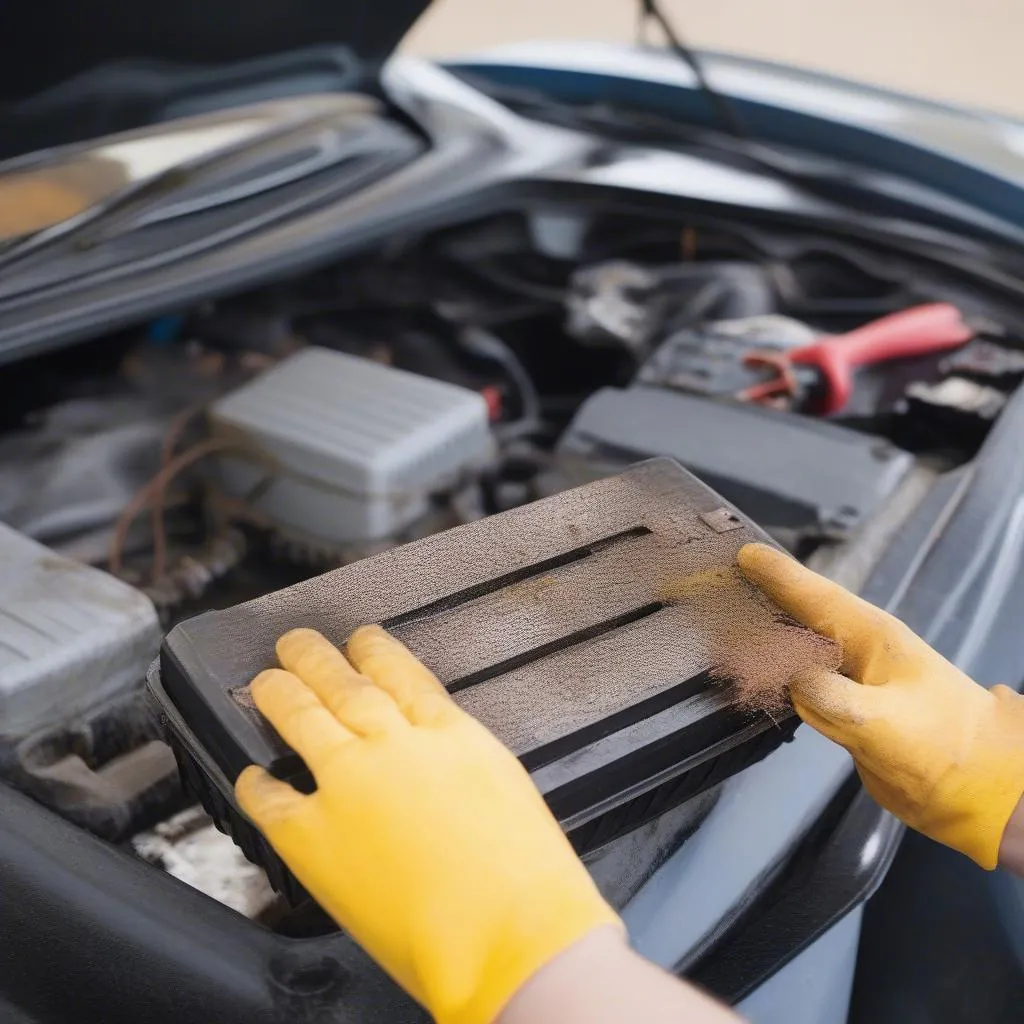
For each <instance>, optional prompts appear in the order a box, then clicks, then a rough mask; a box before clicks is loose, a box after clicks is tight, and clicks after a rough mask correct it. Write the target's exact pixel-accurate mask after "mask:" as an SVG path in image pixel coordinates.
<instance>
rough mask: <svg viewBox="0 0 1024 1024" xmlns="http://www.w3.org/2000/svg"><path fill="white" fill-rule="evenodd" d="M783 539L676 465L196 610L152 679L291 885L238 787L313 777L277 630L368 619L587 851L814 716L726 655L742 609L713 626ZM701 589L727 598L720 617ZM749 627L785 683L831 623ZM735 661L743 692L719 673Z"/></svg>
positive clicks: (206, 768)
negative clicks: (272, 691) (746, 551)
mask: <svg viewBox="0 0 1024 1024" xmlns="http://www.w3.org/2000/svg"><path fill="white" fill-rule="evenodd" d="M764 539H766V538H765V536H764V534H762V533H761V531H760V530H759V529H758V528H757V527H756V526H754V525H753V524H752V523H750V522H749V521H747V520H744V519H742V518H741V517H740V516H739V515H737V513H736V512H735V511H734V510H733V509H732V508H730V507H728V506H726V505H724V504H723V502H722V499H721V498H719V497H718V495H716V494H714V493H713V492H712V491H710V490H709V489H708V488H706V487H705V486H704V485H703V484H701V483H700V482H699V481H698V480H696V479H695V478H694V477H692V476H690V475H689V474H688V473H686V472H685V471H683V470H682V469H680V468H679V467H678V466H677V465H675V464H674V463H672V462H670V461H669V460H656V461H652V462H649V463H645V464H644V465H641V466H637V467H634V468H633V469H631V470H630V471H629V472H627V473H625V474H623V475H622V476H619V477H616V478H613V479H609V480H600V481H597V482H595V483H592V484H589V485H588V486H586V487H581V488H578V489H576V490H573V491H567V492H564V493H562V494H559V495H555V496H554V497H551V498H547V499H545V500H542V501H539V502H536V503H534V504H532V505H527V506H524V507H522V508H518V509H513V510H511V511H508V512H505V513H502V514H500V515H496V516H492V517H490V518H488V519H484V520H479V521H477V522H473V523H469V524H466V525H464V526H461V527H459V528H457V529H454V530H449V531H448V532H446V533H443V534H438V535H435V536H432V537H428V538H426V539H424V540H421V541H418V542H416V543H414V544H409V545H406V546H404V547H401V548H395V549H391V550H390V551H386V552H384V553H382V554H380V555H377V556H375V557H373V558H368V559H366V560H364V561H362V562H358V563H354V564H351V565H348V566H345V567H343V568H340V569H336V570H334V571H333V572H330V573H327V574H326V575H324V576H320V577H317V578H314V579H311V580H307V581H305V582H303V583H299V584H297V585H296V586H293V587H290V588H288V589H287V590H283V591H280V592H278V593H276V594H270V595H268V596H266V597H263V598H259V599H257V600H255V601H250V602H248V603H246V604H242V605H238V606H236V607H234V608H230V609H227V610H224V611H219V612H209V613H207V614H205V615H201V616H198V617H197V618H194V619H190V620H188V621H187V622H185V623H182V624H180V625H178V626H177V627H176V628H175V629H174V630H172V631H171V633H170V634H169V635H168V637H167V639H166V640H165V642H164V645H163V648H162V651H161V656H160V662H159V667H157V666H156V665H154V668H153V670H152V671H151V673H150V676H149V686H150V689H151V692H152V693H153V695H154V697H155V699H156V700H157V702H158V704H159V706H160V708H161V712H162V714H163V717H164V720H165V721H166V723H167V725H168V729H169V739H170V740H171V742H172V745H173V746H174V747H175V749H176V752H177V754H178V759H179V763H180V764H181V766H182V769H183V772H184V774H185V778H186V781H187V782H188V784H189V785H190V786H191V787H192V788H193V789H194V790H195V791H196V792H198V793H199V795H200V796H201V798H202V800H203V802H204V804H205V806H206V807H207V809H208V810H209V811H210V813H211V814H212V815H213V817H214V818H215V820H217V821H218V822H219V823H220V824H221V825H222V827H224V828H225V829H228V830H230V832H231V834H232V835H233V836H234V837H235V839H236V841H237V842H239V844H240V845H241V846H242V848H243V849H244V850H246V852H247V853H248V854H249V855H250V856H251V857H252V858H253V859H255V860H256V861H257V862H259V863H261V864H263V865H264V866H265V867H266V868H267V871H268V874H269V876H270V878H271V881H272V882H273V883H274V884H275V885H276V886H277V887H279V888H282V889H283V890H284V891H286V892H291V893H292V895H295V887H294V883H293V882H291V881H290V880H289V878H288V876H287V874H286V872H285V870H284V868H283V866H282V865H281V864H280V863H279V862H278V861H277V860H276V858H275V857H274V855H273V854H272V852H271V850H270V848H269V847H268V846H267V844H266V843H265V842H264V841H263V840H262V838H261V837H260V836H259V834H258V833H257V832H255V830H254V829H253V828H252V827H251V825H249V823H248V822H247V820H246V819H245V818H244V817H243V816H242V815H241V814H240V813H239V811H238V809H237V806H236V805H235V803H234V795H233V790H232V783H233V781H234V779H235V777H236V776H237V775H238V773H239V772H240V771H241V769H242V768H243V767H244V766H245V765H247V764H249V763H252V762H255V763H257V764H261V765H264V766H266V767H268V768H269V769H271V770H272V771H273V772H274V774H276V775H277V776H278V777H281V778H287V779H290V780H291V781H292V782H293V783H294V784H295V785H297V786H299V787H300V788H306V789H308V788H309V786H310V785H311V784H312V780H311V778H310V777H309V773H308V771H307V769H306V767H305V765H304V764H303V763H302V761H301V760H300V759H299V758H298V757H297V756H296V755H295V754H294V753H293V752H292V751H290V750H289V749H288V748H287V747H286V746H284V745H283V743H282V742H281V740H280V739H279V737H278V736H277V734H276V733H275V732H274V731H273V729H271V728H270V727H269V725H268V724H267V723H266V722H265V721H264V720H263V719H262V718H261V717H260V716H259V714H258V713H257V712H256V711H255V709H254V708H253V706H252V701H251V698H250V697H249V693H248V684H249V682H250V680H251V679H252V678H253V676H255V675H256V674H257V673H258V672H259V671H261V670H262V669H264V668H266V667H268V666H270V665H272V664H274V663H275V656H274V643H275V641H276V639H277V637H278V636H280V635H281V634H282V633H284V632H286V631H287V630H289V629H292V628H294V627H297V626H309V627H313V628H315V629H318V630H320V631H321V632H323V633H324V634H325V635H326V636H328V637H329V638H330V639H332V640H334V641H335V642H337V643H339V644H340V643H343V642H344V640H345V639H346V638H347V637H348V635H349V633H350V632H351V631H352V630H353V629H354V628H355V627H356V626H357V625H359V624H361V623H363V622H380V623H382V624H383V625H384V626H385V627H386V628H388V629H390V630H391V631H392V632H393V633H394V634H395V635H396V636H398V637H399V638H400V639H401V640H403V641H404V642H405V643H406V644H407V645H408V646H409V647H410V649H411V650H412V651H413V652H414V653H415V654H417V655H418V656H419V657H421V658H422V659H423V660H424V661H425V662H426V664H427V665H428V666H429V667H430V668H431V669H433V671H434V672H436V673H437V675H438V677H439V678H440V679H441V680H442V681H443V682H444V684H445V685H446V686H447V687H448V689H449V690H450V691H452V693H454V694H455V699H456V700H457V701H458V702H459V703H460V704H461V705H462V706H463V707H464V708H465V709H466V710H467V711H469V712H470V713H471V714H473V715H475V716H476V717H477V718H478V719H480V721H482V722H483V723H484V724H485V725H487V726H488V727H489V728H490V729H491V730H492V731H493V732H494V733H495V734H496V735H497V736H498V737H499V738H500V739H501V740H502V741H503V742H504V743H505V744H506V745H508V746H509V747H510V748H511V749H512V750H513V751H514V752H515V753H516V754H517V755H518V756H519V757H520V758H521V760H522V762H523V764H524V765H526V767H527V768H529V769H530V770H531V772H532V773H533V779H534V781H535V782H536V784H537V786H538V787H539V789H540V790H541V792H542V793H543V794H544V795H545V797H546V799H547V800H548V802H549V804H550V806H551V808H552V810H553V811H554V812H555V814H556V815H557V816H558V818H559V820H560V821H561V822H562V825H563V827H565V828H566V829H567V830H568V831H569V833H570V836H571V838H572V839H573V841H574V842H575V844H576V846H577V848H578V849H580V851H581V852H586V851H588V850H593V849H596V848H597V847H599V846H602V845H603V844H604V843H606V842H609V841H610V840H612V839H614V838H615V837H617V836H619V835H622V834H625V833H627V832H629V831H631V830H632V829H634V828H636V827H638V826H640V825H641V824H643V823H645V822H646V821H648V820H650V819H651V818H653V817H656V816H657V815H659V814H661V813H663V812H665V811H667V810H669V809H670V808H672V807H673V806H675V805H676V804H678V803H681V802H682V801H683V800H685V799H688V798H689V797H691V796H694V795H696V794H697V793H700V792H703V791H704V790H706V789H708V788H709V787H711V786H712V785H714V784H715V783H716V782H719V781H721V780H722V779H724V778H727V777H728V776H730V775H732V774H733V773H734V772H736V771H738V770H740V769H741V768H743V767H745V766H746V765H748V764H750V763H751V762H753V761H755V760H758V759H759V758H760V757H762V756H764V755H765V754H766V753H768V752H769V751H770V750H773V749H774V748H775V747H776V746H777V745H778V744H779V743H780V742H781V741H782V740H783V739H785V738H786V737H787V736H789V735H791V733H792V731H793V729H794V728H795V724H796V723H795V719H794V718H793V716H792V714H791V713H790V714H786V713H785V712H783V713H782V714H781V715H780V716H779V717H776V718H774V719H773V718H772V717H770V716H769V715H767V714H762V713H760V712H758V711H753V710H751V708H750V707H749V706H748V705H744V704H743V703H742V693H743V691H744V686H743V684H742V683H741V682H740V676H741V673H739V672H734V671H733V670H732V668H731V667H730V666H731V664H732V663H731V662H730V660H729V656H728V654H727V653H726V648H727V647H728V646H729V641H728V640H727V638H726V634H729V635H732V634H731V633H730V629H734V626H735V623H734V622H733V621H732V620H729V622H725V621H723V622H722V623H720V626H721V629H722V633H721V634H719V633H718V632H717V628H718V627H716V626H715V625H714V624H713V622H714V620H715V619H723V620H724V619H727V618H728V616H729V614H730V613H729V612H728V609H729V608H730V607H733V608H735V607H736V606H735V605H731V604H730V595H732V596H735V594H734V592H733V591H732V589H731V588H732V587H734V586H738V587H739V588H740V589H741V590H742V589H743V588H744V587H745V586H746V585H745V584H742V583H741V582H739V577H738V575H737V571H736V570H735V568H734V563H735V554H736V551H737V550H738V549H739V547H740V546H742V545H743V544H744V543H746V542H748V541H751V540H764ZM687 581H703V583H704V584H708V583H709V581H718V584H721V586H722V587H723V588H724V589H712V590H711V591H707V590H706V589H704V588H702V587H701V586H700V585H699V583H698V582H693V583H692V586H689V587H688V585H687ZM730 581H732V582H730ZM716 585H717V584H716ZM744 592H745V591H744ZM701 593H708V594H713V595H714V599H715V600H716V601H717V602H718V604H717V605H716V607H717V608H718V611H717V612H715V613H714V614H712V613H709V609H708V607H707V605H708V602H707V601H702V600H701V599H700V598H699V596H698V595H699V594H701ZM751 593H753V591H751ZM767 621H768V624H769V626H768V628H769V632H771V631H772V630H775V629H782V628H784V626H783V623H782V620H781V619H780V618H779V617H778V616H777V615H776V614H775V613H774V612H768V613H767ZM730 622H731V623H732V625H731V626H730V624H729V623H730ZM786 628H789V627H786ZM742 634H743V638H744V642H743V644H742V645H741V646H743V649H744V651H746V652H748V653H752V654H753V657H754V659H755V661H756V662H757V665H758V668H757V669H756V671H757V672H760V673H763V674H765V675H766V676H767V674H768V668H767V666H768V665H769V663H777V662H779V660H780V658H781V659H782V661H784V662H785V664H784V665H780V666H779V673H780V678H783V687H784V682H785V679H788V678H789V676H790V674H791V673H792V671H793V670H795V667H796V665H797V664H807V663H808V662H809V661H810V660H811V657H812V654H811V652H810V651H809V650H808V648H807V644H806V643H804V642H802V638H803V637H805V636H807V637H811V636H813V635H811V634H806V631H803V630H802V629H794V630H793V631H792V632H791V633H787V635H786V636H785V637H779V636H774V635H772V636H764V637H762V638H761V639H762V640H763V643H761V645H760V646H759V641H758V639H757V635H756V630H751V629H748V628H746V623H745V628H744V629H743V630H742ZM736 635H737V636H738V634H736ZM716 672H717V674H718V677H719V678H721V677H722V676H728V677H730V678H732V679H734V680H735V684H734V685H732V686H729V685H724V680H723V684H722V685H716V684H715V682H714V678H713V676H715V675H716Z"/></svg>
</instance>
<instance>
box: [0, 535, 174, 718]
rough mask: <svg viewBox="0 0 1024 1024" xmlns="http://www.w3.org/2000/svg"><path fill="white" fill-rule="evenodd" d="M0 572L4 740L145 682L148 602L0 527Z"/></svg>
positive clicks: (151, 623)
mask: <svg viewBox="0 0 1024 1024" xmlns="http://www.w3.org/2000/svg"><path fill="white" fill-rule="evenodd" d="M0 567H2V571H0V736H3V737H4V738H16V737H21V736H25V735H27V734H28V733H31V732H34V731H35V730H37V729H41V728H44V727H46V726H48V725H52V724H53V723H54V721H57V720H64V719H67V718H69V717H70V716H72V715H74V714H76V713H77V712H81V711H85V710H87V709H89V708H91V707H93V706H95V705H96V704H98V703H100V702H101V701H103V700H104V699H106V698H109V697H112V696H114V695H115V694H117V693H118V692H120V691H122V690H124V689H125V688H127V687H130V686H132V685H133V684H137V683H139V682H140V681H141V680H142V678H143V676H144V674H145V671H146V666H147V665H148V664H149V662H150V661H151V660H152V659H153V657H154V656H155V654H156V651H157V647H158V646H159V643H160V635H161V630H160V626H159V623H158V622H157V616H156V611H155V609H154V608H153V604H152V602H151V601H150V600H149V598H148V597H146V596H145V595H144V594H141V593H140V592H139V591H137V590H136V589H135V588H134V587H130V586H128V584H127V583H122V582H121V580H119V579H116V578H115V577H113V576H110V575H108V574H107V573H105V572H101V571H100V570H99V569H92V568H90V567H89V566H87V565H82V564H81V563H79V562H75V561H72V560H71V559H68V558H62V557H60V556H59V555H57V554H55V553H54V552H52V551H50V550H49V549H48V548H45V547H43V546H42V545H41V544H37V543H36V542H35V541H34V540H30V539H29V538H28V537H23V536H21V534H19V533H17V532H15V531H14V530H12V529H10V528H9V527H7V526H4V525H3V524H0Z"/></svg>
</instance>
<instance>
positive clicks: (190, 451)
mask: <svg viewBox="0 0 1024 1024" xmlns="http://www.w3.org/2000/svg"><path fill="white" fill-rule="evenodd" d="M237 447H239V442H238V441H233V440H230V439H229V438H226V437H210V438H207V439H206V440H204V441H199V442H197V443H196V444H194V445H192V447H191V448H186V449H185V450H184V451H183V452H182V453H181V454H180V455H176V456H174V457H173V458H171V459H170V460H169V461H168V462H167V464H166V465H164V466H162V467H161V468H160V470H159V471H158V472H157V473H156V474H155V475H154V476H153V477H152V478H151V479H150V480H149V481H148V482H147V483H145V484H143V486H142V487H140V488H139V490H138V491H136V492H135V495H134V496H133V497H132V500H131V501H130V502H128V504H127V505H126V506H125V509H124V511H123V512H122V513H121V516H120V518H119V519H118V521H117V525H116V527H115V528H114V536H113V538H112V539H111V542H110V559H109V567H110V571H111V572H112V573H113V574H114V575H115V576H120V575H122V573H123V571H124V545H125V541H126V539H127V537H128V530H129V529H130V528H131V525H132V523H133V522H135V519H136V517H137V516H138V515H139V514H140V513H141V512H142V510H143V509H145V508H146V506H147V505H149V504H150V503H152V502H153V501H154V500H155V498H156V496H157V495H160V496H161V500H162V496H163V494H164V493H165V491H166V488H167V485H168V484H169V483H170V482H171V481H172V480H173V479H174V478H175V477H176V476H177V475H178V474H179V473H180V472H181V471H182V470H183V469H187V468H188V467H189V466H191V465H192V464H193V463H196V462H198V461H199V460H200V459H204V458H206V456H207V455H212V454H214V453H215V452H219V451H224V450H226V449H229V448H237Z"/></svg>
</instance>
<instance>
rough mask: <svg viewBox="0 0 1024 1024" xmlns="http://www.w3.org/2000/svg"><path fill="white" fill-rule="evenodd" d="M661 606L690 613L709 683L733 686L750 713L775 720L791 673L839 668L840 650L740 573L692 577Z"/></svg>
mask: <svg viewBox="0 0 1024 1024" xmlns="http://www.w3.org/2000/svg"><path fill="white" fill-rule="evenodd" d="M663 600H665V601H666V602H669V603H671V604H674V605H677V606H678V607H680V608H682V609H686V610H687V611H688V612H689V614H690V615H691V616H692V619H693V621H694V623H695V624H696V625H697V626H698V635H699V636H701V637H702V642H703V643H704V644H706V645H707V649H706V652H705V653H706V655H707V658H708V662H709V664H710V666H711V668H710V672H711V676H712V678H713V679H716V680H718V681H720V682H722V683H728V684H730V685H732V686H733V687H734V688H735V692H736V694H737V697H738V700H739V703H740V704H741V705H742V706H743V707H744V708H746V709H748V710H749V711H751V712H762V713H764V714H767V715H769V716H770V717H773V718H774V717H775V716H776V715H778V714H779V713H782V712H784V711H785V710H786V709H787V707H788V705H789V681H790V679H791V678H792V677H793V675H794V674H795V673H797V672H805V671H806V670H807V669H809V668H812V667H821V668H824V669H827V670H829V671H835V670H837V669H838V668H839V666H840V664H841V663H842V649H841V647H840V646H839V644H837V643H836V642H835V641H834V640H830V639H829V638H828V637H823V636H819V635H818V634H817V633H815V632H813V631H812V630H810V629H808V628H807V627H806V626H802V625H801V624H800V623H798V622H796V621H794V620H793V619H791V618H790V617H789V616H787V615H786V614H785V613H784V612H783V611H782V610H781V609H780V608H779V607H778V606H777V605H776V604H775V603H774V602H773V601H772V600H771V599H770V598H769V597H768V596H767V595H766V594H765V593H763V592H762V591H761V590H759V589H758V588H757V587H755V586H754V585H753V584H752V583H750V582H749V581H748V580H747V579H746V578H745V577H744V576H743V574H742V573H741V572H740V571H739V569H738V568H735V567H730V568H714V569H709V570H707V571H705V572H698V573H694V574H693V575H690V576H687V577H686V578H684V579H682V580H680V581H679V582H678V583H674V584H672V585H671V586H670V587H669V588H667V589H666V591H665V593H664V594H663Z"/></svg>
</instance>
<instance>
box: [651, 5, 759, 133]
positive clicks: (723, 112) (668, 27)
mask: <svg viewBox="0 0 1024 1024" xmlns="http://www.w3.org/2000/svg"><path fill="white" fill-rule="evenodd" d="M639 4H640V26H641V28H642V27H643V25H644V24H645V22H647V21H653V22H654V23H655V24H656V25H657V26H658V28H660V29H661V32H662V34H663V35H664V36H665V39H666V41H667V42H668V46H669V49H670V50H672V52H673V53H675V54H676V56H678V57H679V58H680V59H681V60H682V61H683V62H684V63H685V64H686V65H687V66H688V67H689V68H690V70H691V71H692V72H693V74H694V77H695V78H696V79H697V85H698V86H700V91H701V92H702V93H704V95H705V96H707V98H708V101H709V102H710V103H711V105H712V107H714V109H715V112H716V113H717V114H718V119H719V121H721V123H722V127H723V128H725V130H726V131H728V132H729V133H730V134H731V135H735V136H737V137H739V138H743V137H745V136H746V135H747V130H746V128H745V126H744V124H743V119H742V118H741V117H740V115H739V113H738V111H737V110H736V105H735V104H734V103H733V102H732V101H731V100H729V99H728V98H727V97H726V96H724V95H722V93H720V92H719V91H718V90H717V89H716V88H714V86H712V84H711V82H710V81H709V80H708V76H707V73H706V72H705V70H704V65H703V62H702V61H701V59H700V58H699V57H698V56H697V54H696V53H695V52H694V51H693V50H692V49H691V48H690V47H689V46H688V45H687V44H686V43H685V42H684V41H683V39H682V37H681V36H680V35H679V32H678V31H677V30H676V28H675V26H673V24H672V22H671V21H669V19H668V17H667V15H666V14H665V12H664V11H663V10H662V9H661V6H660V4H659V2H658V0H639Z"/></svg>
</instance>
